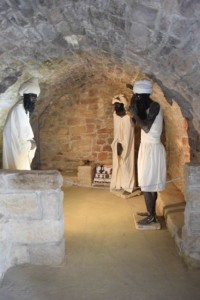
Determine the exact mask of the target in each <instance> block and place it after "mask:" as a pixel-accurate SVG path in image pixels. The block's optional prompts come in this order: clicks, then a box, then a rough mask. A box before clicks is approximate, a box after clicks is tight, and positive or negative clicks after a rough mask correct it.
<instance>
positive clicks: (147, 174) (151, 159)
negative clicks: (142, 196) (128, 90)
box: [138, 109, 166, 192]
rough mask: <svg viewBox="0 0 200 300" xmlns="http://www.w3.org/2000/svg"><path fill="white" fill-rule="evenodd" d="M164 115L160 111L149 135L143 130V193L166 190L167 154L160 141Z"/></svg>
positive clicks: (140, 167) (140, 174)
mask: <svg viewBox="0 0 200 300" xmlns="http://www.w3.org/2000/svg"><path fill="white" fill-rule="evenodd" d="M162 127H163V114H162V111H161V109H160V111H159V113H158V115H157V116H156V119H155V121H154V123H153V124H152V126H151V129H150V131H149V132H148V133H145V132H144V130H141V144H140V148H139V153H138V182H139V186H140V187H141V190H142V191H145V192H158V191H162V190H163V189H164V188H165V182H166V153H165V148H164V146H163V145H162V143H161V141H160V136H161V133H162Z"/></svg>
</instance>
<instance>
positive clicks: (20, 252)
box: [8, 243, 30, 266]
mask: <svg viewBox="0 0 200 300" xmlns="http://www.w3.org/2000/svg"><path fill="white" fill-rule="evenodd" d="M8 260H9V264H10V266H15V265H19V264H25V263H30V253H29V249H28V246H27V245H22V244H18V243H17V244H12V246H11V248H10V251H9V257H8Z"/></svg>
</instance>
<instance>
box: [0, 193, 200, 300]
mask: <svg viewBox="0 0 200 300" xmlns="http://www.w3.org/2000/svg"><path fill="white" fill-rule="evenodd" d="M64 192H65V200H64V208H65V210H64V211H65V212H64V213H65V235H66V260H65V262H64V263H63V265H62V266H59V267H55V268H52V267H44V266H30V265H26V266H16V267H13V268H11V269H9V270H8V271H7V273H6V275H5V277H4V279H3V282H2V284H1V288H0V300H149V299H152V300H171V299H172V300H199V299H200V270H189V269H188V268H187V267H186V266H185V264H184V262H183V260H182V258H181V257H180V256H179V254H178V250H177V248H176V246H175V243H174V241H173V239H172V238H171V236H170V234H169V232H168V230H167V229H166V228H165V226H164V224H162V229H161V230H157V231H139V230H136V228H135V225H134V220H133V211H136V210H142V209H144V202H143V196H138V197H134V198H130V199H122V198H119V197H117V196H116V195H113V194H111V193H110V192H109V191H108V190H96V189H89V188H80V187H68V188H65V190H64Z"/></svg>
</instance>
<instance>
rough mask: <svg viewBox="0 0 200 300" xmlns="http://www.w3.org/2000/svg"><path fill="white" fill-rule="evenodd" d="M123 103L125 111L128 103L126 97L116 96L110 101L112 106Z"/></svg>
mask: <svg viewBox="0 0 200 300" xmlns="http://www.w3.org/2000/svg"><path fill="white" fill-rule="evenodd" d="M116 102H118V103H123V104H124V108H125V109H126V108H127V106H128V101H127V100H126V97H125V96H124V95H117V96H115V97H114V98H113V99H112V104H114V103H116Z"/></svg>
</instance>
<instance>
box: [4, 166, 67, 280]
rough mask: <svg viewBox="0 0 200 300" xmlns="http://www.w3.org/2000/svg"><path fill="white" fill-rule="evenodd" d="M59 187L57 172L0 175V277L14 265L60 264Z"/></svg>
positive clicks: (14, 172)
mask: <svg viewBox="0 0 200 300" xmlns="http://www.w3.org/2000/svg"><path fill="white" fill-rule="evenodd" d="M61 186H62V177H61V175H60V174H59V172H57V171H3V170H2V171H0V253H1V255H0V277H2V276H3V274H4V273H5V271H6V270H7V269H8V268H9V267H11V266H13V265H16V264H24V263H30V264H38V265H57V264H60V263H61V262H62V261H63V259H64V255H65V241H64V219H63V192H62V191H61Z"/></svg>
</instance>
